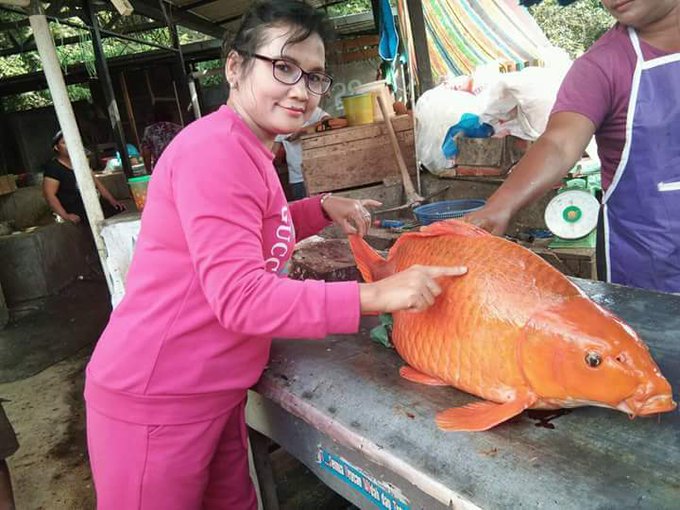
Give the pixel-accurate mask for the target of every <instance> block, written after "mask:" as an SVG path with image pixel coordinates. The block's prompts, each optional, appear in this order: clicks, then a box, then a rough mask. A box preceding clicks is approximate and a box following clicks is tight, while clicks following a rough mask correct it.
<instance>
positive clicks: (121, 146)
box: [83, 0, 132, 178]
mask: <svg viewBox="0 0 680 510" xmlns="http://www.w3.org/2000/svg"><path fill="white" fill-rule="evenodd" d="M83 3H84V7H85V13H86V16H87V18H88V20H87V21H88V23H89V25H90V26H91V27H92V47H93V49H94V60H95V64H96V66H97V76H98V77H99V82H100V83H101V85H102V90H103V92H104V98H105V100H106V106H107V110H108V113H109V120H110V121H111V130H112V131H113V137H114V139H115V140H116V145H118V152H119V154H120V159H121V162H122V164H123V172H125V175H126V176H127V177H128V178H130V177H132V166H131V165H130V158H129V156H128V152H127V147H126V146H125V132H124V131H123V124H122V123H121V120H120V112H119V111H118V103H117V102H116V96H115V94H114V92H113V84H112V83H111V75H110V74H109V66H108V65H107V63H106V56H105V55H104V48H103V46H102V35H101V32H100V30H99V20H98V19H97V13H96V11H95V10H94V6H93V5H92V0H83Z"/></svg>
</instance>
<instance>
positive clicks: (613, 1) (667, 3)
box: [602, 0, 680, 29]
mask: <svg viewBox="0 0 680 510" xmlns="http://www.w3.org/2000/svg"><path fill="white" fill-rule="evenodd" d="M602 4H603V5H604V6H605V8H606V9H607V10H608V11H609V12H610V14H611V15H612V16H614V18H615V19H616V21H618V22H619V23H622V24H623V25H627V26H630V27H634V28H637V29H643V28H645V27H646V26H648V25H650V24H652V23H655V22H657V21H660V20H662V19H663V18H664V17H666V16H668V15H669V14H671V13H672V12H673V10H674V9H676V8H678V6H679V5H680V0H602Z"/></svg>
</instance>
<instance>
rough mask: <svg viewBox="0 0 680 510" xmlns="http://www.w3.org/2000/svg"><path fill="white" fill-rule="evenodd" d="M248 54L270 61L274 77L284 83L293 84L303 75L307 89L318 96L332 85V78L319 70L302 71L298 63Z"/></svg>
mask: <svg viewBox="0 0 680 510" xmlns="http://www.w3.org/2000/svg"><path fill="white" fill-rule="evenodd" d="M249 55H250V56H252V57H255V58H257V59H260V60H264V61H266V62H271V64H272V73H273V74H274V79H275V80H276V81H278V82H280V83H283V84H284V85H295V84H296V83H297V82H299V81H300V80H301V79H302V78H303V77H304V79H305V86H306V87H307V90H309V91H310V92H311V93H312V94H316V95H318V96H322V95H324V94H325V93H326V92H328V91H329V90H330V89H331V86H332V85H333V78H332V77H331V76H330V75H328V74H326V73H323V72H321V71H309V72H307V71H304V70H303V69H302V68H301V67H300V66H299V65H297V64H295V63H293V62H291V61H290V60H286V59H283V58H271V57H265V56H264V55H258V54H257V53H249Z"/></svg>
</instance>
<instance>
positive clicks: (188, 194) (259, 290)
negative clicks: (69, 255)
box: [85, 0, 466, 510]
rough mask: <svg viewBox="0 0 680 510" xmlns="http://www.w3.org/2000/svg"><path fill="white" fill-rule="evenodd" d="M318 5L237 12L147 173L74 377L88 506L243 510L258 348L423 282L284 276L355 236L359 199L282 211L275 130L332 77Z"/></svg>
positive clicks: (417, 273) (348, 317)
mask: <svg viewBox="0 0 680 510" xmlns="http://www.w3.org/2000/svg"><path fill="white" fill-rule="evenodd" d="M326 27H327V21H326V18H325V15H324V13H323V11H321V10H316V9H314V8H313V7H311V6H309V5H308V4H306V3H304V2H300V1H297V0H276V1H268V2H255V3H254V4H252V5H251V7H250V9H249V10H248V12H247V13H246V14H245V15H244V18H243V21H242V25H241V27H240V29H239V30H238V32H237V34H236V36H235V40H234V41H233V42H232V43H231V44H229V45H225V50H226V51H225V54H226V64H225V72H226V77H227V81H228V82H229V83H230V85H231V87H230V89H231V93H230V96H229V101H228V103H227V104H226V105H223V106H222V107H221V108H220V109H219V110H217V111H216V112H214V113H212V114H210V115H206V116H205V117H203V118H201V119H199V120H196V121H195V122H193V123H191V124H190V125H189V126H187V128H186V129H184V130H183V131H182V132H181V133H180V134H179V135H178V136H177V137H176V138H175V139H174V140H173V141H172V142H171V143H170V145H169V146H168V148H167V149H166V150H165V152H164V153H163V156H162V157H161V159H160V161H159V163H158V164H157V165H156V168H155V170H154V175H153V178H152V179H151V182H150V184H149V191H148V196H147V198H148V201H147V204H146V207H145V209H144V214H143V216H142V227H141V231H140V235H139V238H138V240H137V243H136V245H135V253H134V257H133V260H132V264H131V265H130V270H129V272H128V274H127V280H126V289H125V297H124V298H123V301H122V302H121V303H120V304H119V305H118V306H117V307H116V309H115V310H114V311H113V314H112V315H111V319H110V321H109V323H108V325H107V326H106V329H105V330H104V332H103V334H102V336H101V338H100V339H99V341H98V342H97V345H96V347H95V351H94V353H93V355H92V359H91V360H90V362H89V364H88V367H87V376H86V384H85V400H86V413H87V439H88V451H89V454H90V463H91V466H92V473H93V477H94V483H95V488H96V492H97V505H98V508H99V510H110V509H111V510H113V509H115V510H118V509H123V508H124V509H130V508H135V509H141V510H151V509H159V510H160V509H163V510H198V509H204V510H213V509H229V510H255V509H256V508H257V500H256V496H255V491H254V488H253V484H252V482H251V480H250V477H249V473H248V455H247V432H246V423H245V416H244V409H245V404H246V397H247V390H248V388H250V387H251V386H252V385H253V384H255V382H257V380H258V379H259V378H260V376H261V375H262V372H263V370H264V368H265V365H266V364H267V362H268V358H269V350H270V345H271V339H272V338H273V337H279V338H306V339H308V338H323V337H325V336H326V335H330V334H342V333H356V332H357V331H358V330H359V319H360V315H361V313H372V312H381V311H382V312H390V311H398V310H412V311H414V312H417V311H420V310H424V309H426V308H428V307H429V306H431V305H432V304H434V302H435V298H436V296H437V295H439V294H440V293H441V287H440V285H439V283H438V282H437V278H439V277H446V278H452V277H455V276H458V275H461V274H463V273H464V272H465V271H466V269H465V268H461V267H423V266H413V267H410V268H407V269H405V270H404V271H402V272H399V273H397V274H395V275H393V276H390V277H388V278H386V279H383V280H380V281H378V282H375V283H366V284H360V283H358V282H355V281H351V282H324V281H312V280H307V281H297V280H291V279H288V278H287V277H286V271H285V269H286V265H287V263H288V261H289V259H290V257H291V254H292V252H293V249H294V247H295V243H296V241H299V240H301V239H304V238H305V237H308V236H310V235H313V234H315V233H317V232H318V231H319V230H320V229H322V228H324V227H326V226H328V225H330V223H331V221H334V222H336V223H338V224H339V225H341V226H342V227H343V229H344V231H345V232H346V233H348V234H359V235H363V234H365V233H366V231H367V230H368V227H369V225H370V223H371V215H370V212H369V211H368V210H367V208H371V207H377V206H379V205H380V203H379V202H375V201H373V200H352V199H348V198H341V197H337V196H334V195H324V196H323V197H320V196H317V197H314V198H307V199H303V200H297V201H295V202H291V203H290V204H288V203H287V202H286V199H285V196H284V193H283V189H282V187H281V183H280V181H279V178H278V175H277V173H276V170H275V169H274V166H273V164H272V159H273V154H272V152H271V148H272V145H273V144H274V138H275V137H276V136H277V135H280V134H285V133H293V132H295V131H297V130H299V129H300V128H302V126H303V124H304V123H305V121H306V120H308V119H309V118H310V116H311V115H312V113H313V112H314V110H315V109H316V107H317V106H318V104H319V101H320V98H321V96H323V95H324V94H325V93H327V92H328V90H329V89H330V87H331V85H332V79H331V77H330V76H328V75H327V74H326V73H325V71H324V69H325V60H326V59H325V43H324V36H325V34H326V33H327V31H328V29H327V28H326Z"/></svg>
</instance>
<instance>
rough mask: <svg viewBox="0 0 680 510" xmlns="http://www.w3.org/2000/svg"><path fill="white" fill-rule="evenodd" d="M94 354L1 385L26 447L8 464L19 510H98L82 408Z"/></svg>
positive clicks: (9, 413)
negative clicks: (87, 370)
mask: <svg viewBox="0 0 680 510" xmlns="http://www.w3.org/2000/svg"><path fill="white" fill-rule="evenodd" d="M89 354H90V351H89V349H84V350H82V351H81V352H79V353H77V354H76V355H75V356H72V357H70V358H68V359H67V360H64V361H61V362H59V363H57V364H55V365H53V366H51V367H49V368H47V369H46V370H44V371H42V372H41V373H39V374H37V375H34V376H32V377H29V378H27V379H23V380H19V381H15V382H11V383H5V384H0V395H2V396H3V398H5V399H7V400H9V402H5V403H4V408H5V411H6V412H7V416H8V417H9V419H10V421H11V423H12V425H13V427H14V429H15V430H16V432H17V435H18V439H19V442H20V444H21V446H20V448H19V451H17V453H16V454H14V456H12V457H11V458H10V459H9V465H10V470H11V473H12V479H13V480H12V481H13V484H14V492H15V499H16V504H17V509H18V510H23V509H30V510H52V509H54V510H61V509H63V510H77V509H90V508H94V490H93V488H92V478H91V475H90V469H89V466H88V464H87V459H86V455H87V453H86V446H85V414H84V408H83V403H82V387H83V377H82V374H83V370H84V367H85V364H86V363H87V359H88V358H89Z"/></svg>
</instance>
